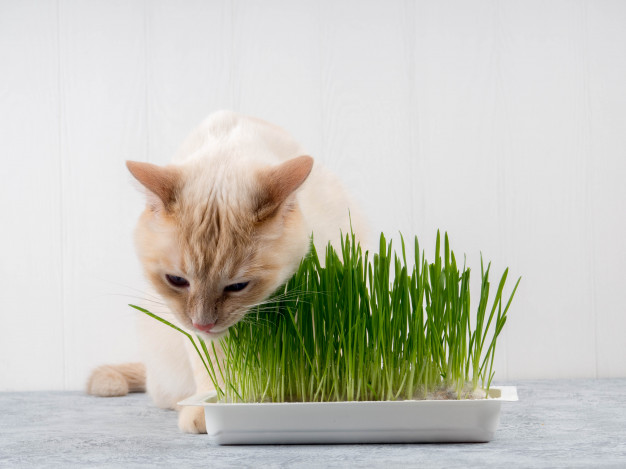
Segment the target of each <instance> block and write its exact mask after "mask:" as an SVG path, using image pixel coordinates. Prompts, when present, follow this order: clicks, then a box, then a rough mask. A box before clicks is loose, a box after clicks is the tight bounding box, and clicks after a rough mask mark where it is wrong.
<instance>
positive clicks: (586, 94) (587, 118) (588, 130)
mask: <svg viewBox="0 0 626 469" xmlns="http://www.w3.org/2000/svg"><path fill="white" fill-rule="evenodd" d="M588 15H589V2H588V1H585V2H583V3H582V18H581V23H582V24H581V26H582V34H581V36H582V50H581V55H582V77H583V78H582V80H583V83H582V84H583V111H582V112H583V127H584V129H583V139H584V140H583V168H584V171H585V193H584V204H585V207H584V215H585V217H584V218H585V221H586V223H585V227H586V228H585V229H586V233H585V241H586V242H587V243H588V249H586V251H587V256H588V259H587V272H589V275H590V279H589V280H590V283H591V288H590V289H589V290H590V292H589V295H590V301H589V304H590V307H591V316H592V318H593V321H592V323H593V353H594V362H593V363H594V368H595V369H594V377H595V378H598V376H599V370H598V311H597V308H596V271H595V256H594V251H595V243H594V216H593V210H592V209H591V207H592V195H591V183H592V179H593V177H592V174H591V172H592V171H593V167H592V165H591V161H592V156H591V153H592V152H591V139H592V119H593V116H592V112H591V111H592V107H591V89H590V86H591V83H590V75H589V60H590V55H589V21H588Z"/></svg>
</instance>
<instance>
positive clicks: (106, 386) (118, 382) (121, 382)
mask: <svg viewBox="0 0 626 469" xmlns="http://www.w3.org/2000/svg"><path fill="white" fill-rule="evenodd" d="M128 391H129V389H128V382H127V381H126V378H124V376H123V375H122V374H121V373H120V372H119V371H117V370H116V369H114V368H113V367H112V366H109V365H104V366H100V367H98V368H96V369H95V370H93V371H92V372H91V376H89V379H88V380H87V394H91V395H92V396H101V397H115V396H125V395H126V394H128Z"/></svg>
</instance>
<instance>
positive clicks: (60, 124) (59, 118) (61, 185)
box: [56, 0, 69, 389]
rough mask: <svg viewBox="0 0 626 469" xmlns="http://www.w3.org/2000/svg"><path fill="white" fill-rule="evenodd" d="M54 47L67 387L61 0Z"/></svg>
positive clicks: (64, 371) (64, 374)
mask: <svg viewBox="0 0 626 469" xmlns="http://www.w3.org/2000/svg"><path fill="white" fill-rule="evenodd" d="M56 27H57V30H56V49H57V100H58V101H57V131H58V139H59V141H58V150H59V233H60V251H61V252H60V255H61V262H60V274H61V285H60V286H61V295H60V296H61V325H62V327H61V343H62V356H63V359H62V374H63V389H68V378H69V377H68V373H67V369H68V366H67V360H68V353H67V350H68V347H67V334H66V328H67V327H68V320H67V307H66V295H65V287H66V279H65V273H66V268H65V263H66V260H67V256H66V254H67V249H66V247H65V241H66V240H65V234H66V230H65V216H64V213H65V196H64V187H65V184H64V172H65V165H64V163H63V158H64V154H63V87H62V84H61V77H62V73H61V66H62V65H61V64H62V62H61V0H57V1H56Z"/></svg>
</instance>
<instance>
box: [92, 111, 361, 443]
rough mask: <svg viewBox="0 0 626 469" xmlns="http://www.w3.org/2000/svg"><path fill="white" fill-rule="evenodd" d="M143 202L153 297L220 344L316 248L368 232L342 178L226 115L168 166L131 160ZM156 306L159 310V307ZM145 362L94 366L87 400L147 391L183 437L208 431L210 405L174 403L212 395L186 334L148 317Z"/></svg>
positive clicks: (280, 135)
mask: <svg viewBox="0 0 626 469" xmlns="http://www.w3.org/2000/svg"><path fill="white" fill-rule="evenodd" d="M127 167H128V169H129V171H130V173H131V174H132V175H133V176H134V178H135V179H136V180H137V181H138V182H139V183H140V184H141V186H143V189H144V191H145V193H146V208H145V210H144V211H143V213H142V214H141V216H140V218H139V221H138V223H137V227H136V229H135V246H136V250H137V253H138V256H139V259H140V261H141V264H142V266H143V269H144V273H145V275H146V277H147V279H148V280H149V283H150V284H151V286H152V288H153V289H154V291H153V292H151V293H149V294H148V295H147V299H146V307H147V309H150V306H151V299H153V298H158V299H159V300H158V301H161V300H162V302H163V303H164V305H165V306H166V307H167V308H168V309H169V311H171V312H172V313H173V315H172V316H168V319H170V320H172V322H174V323H175V324H177V325H179V326H180V327H182V328H183V329H185V330H187V331H189V332H190V333H192V334H198V335H200V336H202V337H203V338H204V339H205V340H213V341H216V339H219V338H220V337H222V336H223V335H224V334H226V333H227V331H228V328H229V327H230V326H232V325H233V324H235V323H237V322H238V321H239V320H241V319H242V318H243V317H244V315H245V314H246V312H247V311H248V310H249V308H251V307H252V306H254V305H256V304H259V303H260V302H262V301H263V300H265V299H266V298H267V297H268V296H270V295H271V294H272V293H273V292H274V291H276V289H277V288H278V287H279V286H280V285H282V284H284V283H285V282H286V281H287V280H288V279H289V278H290V276H291V275H292V274H293V273H294V272H295V270H296V268H297V266H298V265H299V262H300V260H301V259H302V258H303V257H304V256H305V255H306V253H307V252H308V249H309V246H310V236H311V234H313V235H314V243H315V245H316V248H317V249H318V250H320V249H321V250H322V251H321V252H323V249H324V248H325V246H326V245H327V244H328V242H331V243H332V244H333V245H334V246H336V247H338V246H339V241H340V236H341V233H342V232H343V233H347V232H349V230H350V229H352V230H353V232H354V233H355V234H356V236H357V238H359V239H363V238H364V236H365V232H366V231H367V230H366V227H365V223H364V221H363V218H362V216H360V214H359V212H358V210H357V209H356V208H355V206H354V204H353V203H352V201H351V199H350V197H349V196H348V194H347V192H346V191H345V190H344V189H343V187H342V186H341V184H340V182H339V180H338V179H337V178H336V177H335V176H334V175H333V174H332V173H331V172H330V171H328V170H327V169H325V168H324V167H323V166H322V165H320V164H319V163H318V162H314V160H313V158H311V157H310V156H307V155H306V154H305V152H304V150H303V149H302V148H301V147H300V145H299V144H298V143H297V142H296V141H295V140H294V139H293V138H292V137H291V136H290V135H289V133H287V132H286V131H285V130H283V129H282V128H280V127H278V126H275V125H273V124H270V123H268V122H265V121H262V120H260V119H257V118H253V117H248V116H245V115H241V114H237V113H234V112H230V111H220V112H217V113H214V114H212V115H210V116H209V117H208V118H207V119H205V120H204V121H203V122H202V123H201V124H200V126H199V127H198V128H197V129H196V130H195V131H193V132H192V133H191V135H190V136H189V137H188V138H187V140H186V141H185V142H184V143H183V145H182V147H181V148H180V150H179V151H178V153H177V154H176V156H175V157H174V159H173V161H172V163H171V164H170V165H168V166H157V165H154V164H150V163H141V162H136V161H128V162H127ZM152 304H154V303H152ZM138 320H139V324H138V326H139V327H138V330H139V335H140V349H141V351H142V359H143V363H127V364H123V365H105V366H101V367H99V368H96V369H95V370H94V371H93V372H92V374H91V376H90V377H89V380H88V382H87V392H88V393H89V394H93V395H99V396H119V395H125V394H127V393H128V392H140V391H144V390H147V391H148V393H149V395H150V396H151V398H152V400H153V401H154V403H155V404H156V405H157V406H159V407H162V408H171V409H177V410H179V411H180V413H179V418H178V426H179V428H180V429H181V430H182V431H184V432H188V433H205V432H206V429H205V423H204V414H203V408H202V407H183V408H182V409H180V408H179V407H178V406H177V404H176V403H177V402H178V401H180V400H181V399H184V398H186V397H189V396H191V395H193V394H196V393H199V392H206V391H208V390H211V389H213V385H212V383H211V382H210V381H209V379H208V374H207V372H206V370H205V369H204V367H203V366H202V363H201V361H200V360H199V358H198V356H197V355H196V352H195V350H194V349H193V348H192V346H191V344H190V343H189V341H188V340H187V338H185V337H184V336H183V335H182V334H180V333H178V332H176V331H174V330H172V329H170V328H168V327H167V326H165V325H163V324H160V323H159V322H157V321H155V320H154V319H152V318H149V317H147V316H144V315H141V316H140V317H139V319H138Z"/></svg>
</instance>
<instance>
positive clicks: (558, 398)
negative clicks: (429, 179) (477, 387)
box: [0, 379, 626, 468]
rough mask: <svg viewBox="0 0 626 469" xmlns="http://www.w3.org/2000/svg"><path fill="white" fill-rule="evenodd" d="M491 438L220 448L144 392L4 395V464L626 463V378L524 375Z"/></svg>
mask: <svg viewBox="0 0 626 469" xmlns="http://www.w3.org/2000/svg"><path fill="white" fill-rule="evenodd" d="M500 384H514V385H517V386H518V393H519V396H520V401H519V402H514V403H504V404H503V408H502V417H501V423H500V428H499V429H498V432H497V433H496V437H495V439H494V440H493V441H492V442H490V443H485V444H454V445H337V446H326V445H318V446H214V445H211V443H210V441H209V439H208V438H207V436H206V435H185V434H182V433H179V431H178V429H177V428H176V413H175V412H172V411H164V410H160V409H157V408H155V407H153V406H152V405H151V404H150V403H149V399H148V397H147V396H146V395H144V394H132V395H129V396H126V397H122V398H109V399H103V398H95V397H90V396H86V395H84V394H82V393H78V392H72V393H70V392H36V393H3V394H0V466H2V467H10V468H14V467H71V466H89V467H155V466H162V467H176V466H178V467H207V468H208V467H237V468H240V467H255V468H257V467H386V468H391V467H429V468H431V467H433V468H434V467H475V466H479V465H480V466H490V467H505V466H510V467H626V379H611V380H572V381H563V380H559V381H525V382H519V383H500Z"/></svg>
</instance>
